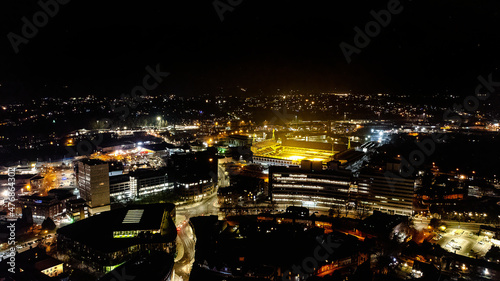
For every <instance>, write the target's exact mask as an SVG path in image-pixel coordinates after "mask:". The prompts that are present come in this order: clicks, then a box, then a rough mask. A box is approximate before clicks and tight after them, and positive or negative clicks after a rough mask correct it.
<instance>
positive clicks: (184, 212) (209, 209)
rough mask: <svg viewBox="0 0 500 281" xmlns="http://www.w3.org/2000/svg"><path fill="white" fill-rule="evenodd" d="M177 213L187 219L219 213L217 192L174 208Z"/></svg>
mask: <svg viewBox="0 0 500 281" xmlns="http://www.w3.org/2000/svg"><path fill="white" fill-rule="evenodd" d="M175 209H176V212H177V215H179V216H185V217H186V218H187V219H189V218H192V217H198V216H210V215H218V214H219V204H218V201H217V192H214V193H213V194H211V195H209V196H207V197H206V198H203V200H201V201H199V202H196V203H192V204H188V205H182V206H178V207H176V208H175Z"/></svg>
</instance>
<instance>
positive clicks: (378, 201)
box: [357, 171, 415, 216]
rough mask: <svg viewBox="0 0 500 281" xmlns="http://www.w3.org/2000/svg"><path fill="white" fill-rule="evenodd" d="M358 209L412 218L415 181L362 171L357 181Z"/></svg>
mask: <svg viewBox="0 0 500 281" xmlns="http://www.w3.org/2000/svg"><path fill="white" fill-rule="evenodd" d="M357 185H358V208H359V207H360V206H363V207H364V208H367V209H369V210H372V211H373V210H377V211H381V212H384V213H389V214H396V215H405V216H411V215H412V213H413V197H414V194H415V179H412V178H402V177H394V176H390V175H389V174H384V173H376V172H367V171H362V172H361V173H360V175H359V177H358V179H357Z"/></svg>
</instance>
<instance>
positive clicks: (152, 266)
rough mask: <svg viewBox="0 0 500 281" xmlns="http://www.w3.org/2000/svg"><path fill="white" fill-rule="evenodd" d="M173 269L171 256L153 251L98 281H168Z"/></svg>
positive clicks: (121, 266) (123, 265)
mask: <svg viewBox="0 0 500 281" xmlns="http://www.w3.org/2000/svg"><path fill="white" fill-rule="evenodd" d="M173 269H174V258H173V257H172V255H169V254H167V253H165V252H158V251H154V252H151V253H147V254H142V255H139V256H137V257H135V258H133V259H131V260H130V261H128V262H126V263H124V264H122V265H120V266H119V267H117V268H115V269H113V270H112V271H111V272H109V273H108V274H106V275H104V276H103V277H102V278H100V279H99V281H117V280H134V281H170V280H173V278H172V275H173Z"/></svg>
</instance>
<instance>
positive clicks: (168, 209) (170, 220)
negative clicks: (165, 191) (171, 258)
mask: <svg viewBox="0 0 500 281" xmlns="http://www.w3.org/2000/svg"><path fill="white" fill-rule="evenodd" d="M57 234H58V235H57V247H58V250H59V251H62V252H64V253H66V254H68V255H70V256H72V257H74V258H76V259H78V260H81V261H82V262H83V263H84V264H86V265H88V266H90V267H93V268H94V269H95V270H97V271H99V272H108V271H111V270H113V269H114V268H115V267H117V266H119V265H121V264H122V263H124V262H127V261H128V260H130V259H131V258H132V257H134V256H135V255H136V254H138V253H144V252H148V251H153V250H155V251H164V252H166V253H169V254H171V255H173V254H175V238H176V236H177V231H176V226H175V205H174V204H167V203H166V204H149V205H132V206H129V207H126V208H121V209H116V210H112V211H107V212H102V213H100V214H98V215H95V216H91V217H89V218H87V219H84V220H81V221H78V222H75V223H73V224H70V225H67V226H65V227H62V228H60V229H58V230H57Z"/></svg>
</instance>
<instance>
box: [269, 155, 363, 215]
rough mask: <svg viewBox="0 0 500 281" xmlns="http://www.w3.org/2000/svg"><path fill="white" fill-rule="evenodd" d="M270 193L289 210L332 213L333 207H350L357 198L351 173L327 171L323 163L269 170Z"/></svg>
mask: <svg viewBox="0 0 500 281" xmlns="http://www.w3.org/2000/svg"><path fill="white" fill-rule="evenodd" d="M269 189H270V192H271V194H272V200H273V201H274V202H276V204H277V205H278V206H279V207H280V208H281V209H284V208H286V206H299V207H307V208H310V209H313V210H318V211H328V210H329V209H330V208H332V207H333V206H338V207H342V206H344V207H345V206H346V204H347V203H348V202H350V201H351V200H353V198H351V197H352V196H355V195H356V194H355V193H354V194H351V193H353V192H352V190H351V173H350V172H349V171H342V170H323V169H322V165H321V163H320V162H311V161H302V163H301V167H300V168H299V167H290V168H286V167H276V166H271V167H270V168H269Z"/></svg>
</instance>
